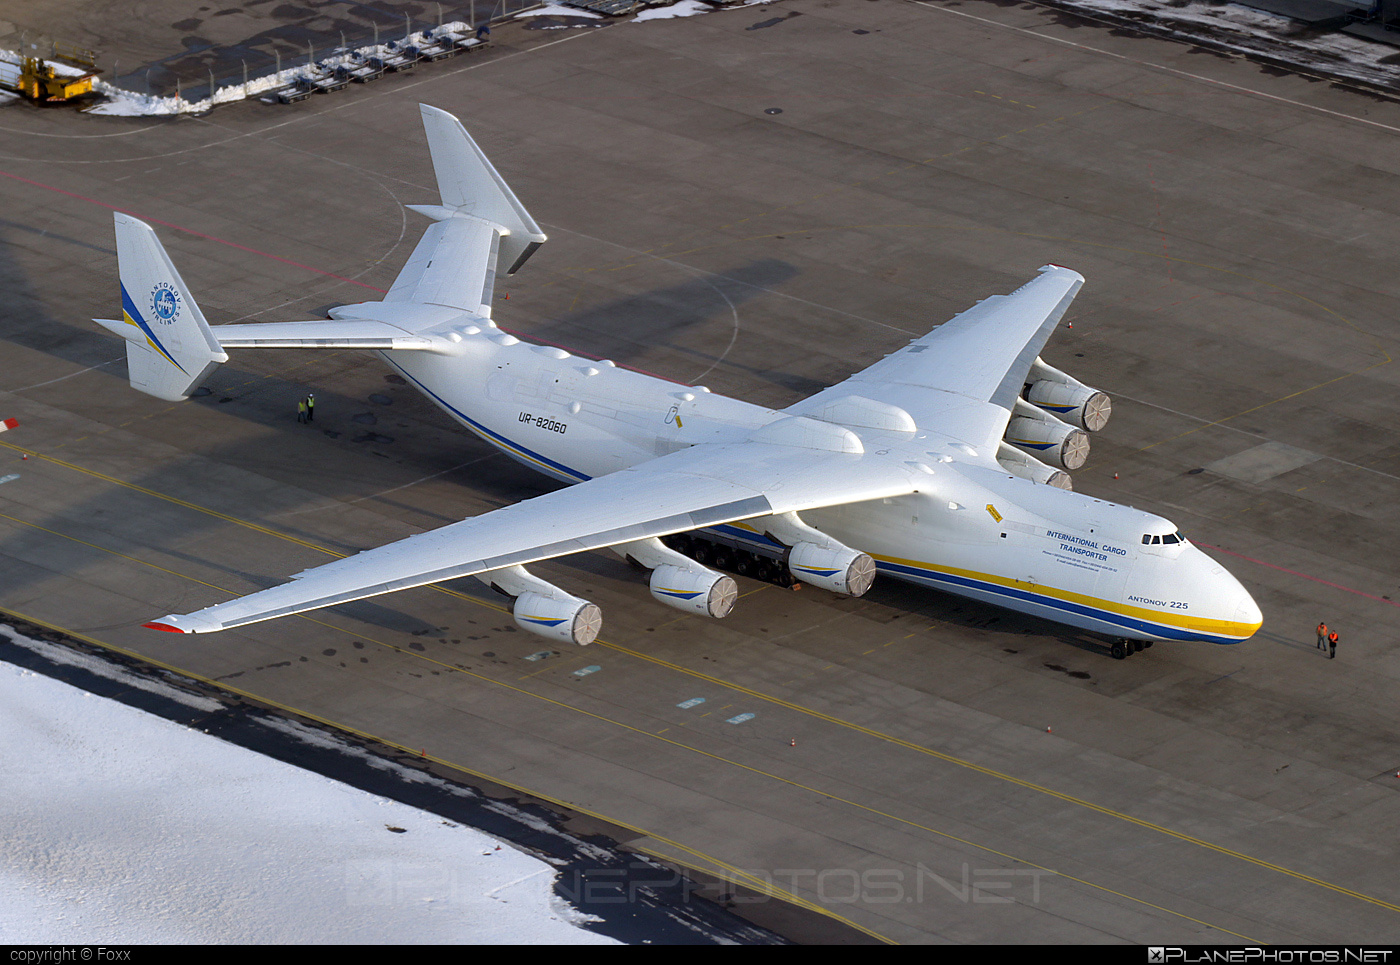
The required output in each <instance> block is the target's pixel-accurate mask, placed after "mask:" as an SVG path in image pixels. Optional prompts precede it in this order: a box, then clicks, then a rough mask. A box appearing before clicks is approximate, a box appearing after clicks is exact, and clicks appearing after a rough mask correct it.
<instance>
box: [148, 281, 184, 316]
mask: <svg viewBox="0 0 1400 965" xmlns="http://www.w3.org/2000/svg"><path fill="white" fill-rule="evenodd" d="M151 311H152V312H153V313H154V314H155V316H156V318H158V319H160V320H161V321H162V322H164V323H165V324H166V325H172V324H174V322H175V318H176V316H178V315H179V314H180V295H179V293H178V292H177V291H176V290H175V286H174V285H172V284H170V283H169V282H160V283H159V284H157V285H156V287H155V289H154V290H153V291H152V292H151Z"/></svg>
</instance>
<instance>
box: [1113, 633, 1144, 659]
mask: <svg viewBox="0 0 1400 965" xmlns="http://www.w3.org/2000/svg"><path fill="white" fill-rule="evenodd" d="M1150 646H1152V641H1151V640H1129V639H1128V638H1126V637H1120V638H1119V639H1117V640H1114V641H1113V645H1112V646H1111V647H1109V649H1108V652H1109V653H1110V654H1112V655H1113V659H1114V660H1125V659H1127V657H1128V656H1129V655H1130V654H1134V653H1141V652H1142V651H1143V650H1145V649H1146V648H1148V647H1150Z"/></svg>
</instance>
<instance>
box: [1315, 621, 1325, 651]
mask: <svg viewBox="0 0 1400 965" xmlns="http://www.w3.org/2000/svg"><path fill="white" fill-rule="evenodd" d="M1317 649H1319V650H1326V649H1327V624H1325V623H1319V624H1318V625H1317Z"/></svg>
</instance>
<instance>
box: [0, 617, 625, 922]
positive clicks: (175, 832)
mask: <svg viewBox="0 0 1400 965" xmlns="http://www.w3.org/2000/svg"><path fill="white" fill-rule="evenodd" d="M26 645H28V643H26ZM0 747H3V748H4V752H3V754H0V787H3V788H4V789H5V792H4V796H3V803H0V819H2V820H3V828H4V833H3V834H0V909H3V913H0V943H5V944H24V945H35V944H57V943H105V944H116V945H127V944H147V943H186V944H196V943H197V944H209V943H214V942H219V943H277V944H291V943H298V944H301V943H337V944H341V943H344V944H350V943H355V944H362V943H395V944H398V943H403V944H409V943H414V944H417V943H448V942H453V943H467V942H470V943H477V944H482V943H496V944H500V943H546V942H547V943H552V944H553V943H569V944H596V943H607V942H610V940H609V939H606V938H604V937H602V936H599V935H596V934H593V933H591V932H588V931H585V930H583V929H581V928H578V927H576V925H574V924H572V923H571V920H572V919H573V918H574V916H576V915H577V914H578V913H577V912H576V911H574V910H573V909H572V908H570V907H569V906H567V905H565V904H563V903H562V902H560V901H559V900H558V899H557V898H556V897H555V895H554V893H553V890H552V884H553V880H554V875H555V872H554V870H553V869H552V868H551V866H550V865H548V864H546V863H545V862H543V861H540V860H538V859H536V858H533V857H531V856H529V855H526V854H523V853H521V852H519V851H517V850H515V849H514V848H513V847H511V846H510V845H509V844H506V843H504V842H500V841H497V840H496V839H494V838H492V837H490V836H489V835H486V834H483V833H481V832H478V831H475V830H472V829H470V828H464V827H461V826H458V825H455V824H452V823H450V822H448V821H445V820H444V819H443V818H441V817H439V816H437V815H435V814H430V813H428V812H425V811H419V810H417V809H414V808H411V807H408V806H406V805H403V804H399V803H397V802H394V801H390V800H387V799H385V798H381V797H377V796H375V795H372V794H367V793H365V792H363V791H359V790H356V789H354V788H351V787H348V786H346V785H344V784H340V783H337V782H335V781H332V780H330V779H328V778H324V777H321V776H319V775H316V774H312V773H310V772H308V771H303V770H301V769H299V768H296V767H292V766H291V765H288V764H282V763H280V762H277V761H274V760H272V759H270V758H266V757H263V756H262V755H260V754H256V753H254V752H251V751H247V750H244V749H242V748H239V747H235V746H234V745H231V744H227V743H225V742H223V741H221V740H218V739H217V738H213V737H209V736H207V735H205V734H203V733H201V732H199V731H197V730H193V729H190V728H188V727H184V726H182V725H180V724H175V723H172V722H170V721H167V720H164V719H162V718H159V717H154V716H152V715H149V714H146V713H144V712H142V711H139V710H135V709H133V708H131V707H127V706H125V705H124V704H120V703H117V702H116V701H112V700H107V699H105V698H102V697H97V696H94V695H92V694H89V693H87V692H86V691H82V690H78V689H76V688H74V687H71V686H69V685H67V684H64V683H61V682H58V681H55V680H52V679H50V678H48V677H45V676H42V675H40V674H37V673H34V672H32V671H28V670H23V669H21V668H19V667H15V666H13V665H11V664H5V663H0Z"/></svg>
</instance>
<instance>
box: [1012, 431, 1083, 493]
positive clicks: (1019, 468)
mask: <svg viewBox="0 0 1400 965" xmlns="http://www.w3.org/2000/svg"><path fill="white" fill-rule="evenodd" d="M997 462H999V463H1001V467H1002V468H1003V469H1005V470H1006V471H1007V472H1009V473H1011V475H1013V476H1020V477H1021V478H1022V479H1029V480H1030V481H1031V482H1036V483H1043V484H1044V485H1046V486H1054V487H1055V488H1057V489H1073V488H1074V483H1073V481H1072V480H1071V479H1070V475H1069V473H1067V472H1064V471H1062V470H1059V469H1055V468H1052V467H1050V466H1047V465H1045V463H1043V462H1041V461H1040V460H1039V459H1037V458H1035V457H1034V456H1030V455H1027V454H1026V453H1024V452H1022V451H1021V450H1020V449H1017V448H1016V447H1015V446H1008V445H1007V444H1006V443H1004V442H1001V443H998V444H997Z"/></svg>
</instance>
